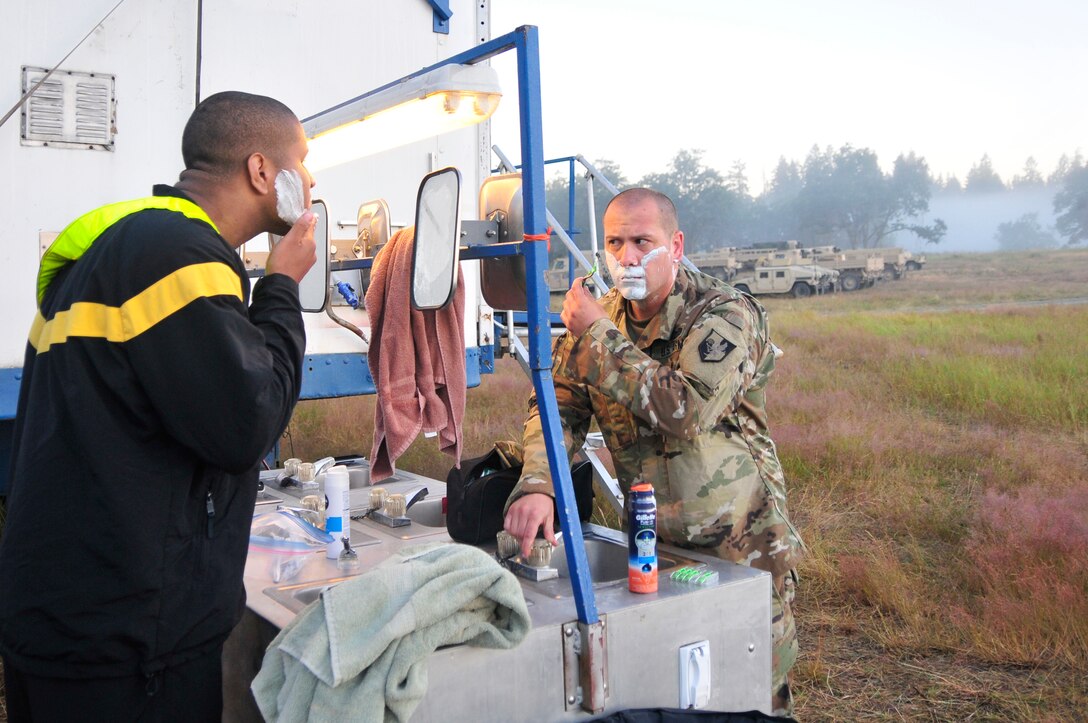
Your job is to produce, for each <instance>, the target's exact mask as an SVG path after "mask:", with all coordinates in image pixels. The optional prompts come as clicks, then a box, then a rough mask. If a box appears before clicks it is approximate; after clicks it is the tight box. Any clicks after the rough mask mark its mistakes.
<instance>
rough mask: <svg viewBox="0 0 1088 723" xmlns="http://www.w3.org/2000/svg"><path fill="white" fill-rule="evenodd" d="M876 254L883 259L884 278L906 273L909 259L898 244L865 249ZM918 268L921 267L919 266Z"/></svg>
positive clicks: (893, 277) (897, 277) (901, 275)
mask: <svg viewBox="0 0 1088 723" xmlns="http://www.w3.org/2000/svg"><path fill="white" fill-rule="evenodd" d="M866 250H867V251H870V252H871V253H874V254H878V255H879V256H880V257H881V258H882V259H883V260H884V278H885V279H887V280H891V279H901V278H903V277H904V276H906V275H907V269H908V268H910V267H909V266H907V261H908V260H909V259H910V256H909V254H908V252H905V251H903V249H901V248H899V247H898V246H888V247H886V248H879V249H866ZM919 268H921V267H920V266H919Z"/></svg>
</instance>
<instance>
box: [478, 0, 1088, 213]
mask: <svg viewBox="0 0 1088 723" xmlns="http://www.w3.org/2000/svg"><path fill="white" fill-rule="evenodd" d="M526 24H531V25H536V26H538V27H539V29H540V45H541V92H542V96H543V110H544V119H543V125H544V152H545V156H546V157H547V158H552V157H559V156H568V155H575V154H579V153H580V154H582V155H584V156H585V157H587V158H589V159H591V160H597V159H608V160H611V161H613V162H615V163H617V164H618V165H619V166H620V168H621V169H622V170H623V171H624V173H625V174H626V175H627V176H628V178H629V179H630V180H631V181H634V180H637V179H638V178H639V177H640V176H642V175H644V174H647V173H655V172H663V171H667V170H668V164H669V161H670V160H671V159H672V158H673V157H674V156H675V154H676V153H677V151H679V150H682V149H698V150H702V151H703V152H704V155H703V161H704V163H706V164H707V165H709V166H711V167H714V168H716V169H718V170H719V171H721V172H722V173H723V174H724V173H728V172H729V170H730V169H731V168H732V166H733V164H734V163H735V162H736V161H740V162H742V163H744V164H745V168H746V170H747V174H748V178H749V184H750V188H751V190H752V192H753V193H759V192H760V191H761V190H762V189H763V185H764V183H765V182H766V181H769V180H770V178H771V176H772V175H773V172H774V168H775V166H776V165H777V163H778V159H779V158H780V157H782V156H785V157H786V158H787V159H790V160H797V161H803V160H804V157H805V156H806V155H807V154H808V152H809V150H810V149H811V148H812V147H813V145H817V146H819V147H820V148H825V147H827V146H832V147H834V148H839V147H841V146H843V145H845V144H850V145H852V146H854V147H859V148H870V149H872V150H873V151H875V152H876V153H877V155H878V157H879V159H880V162H881V164H882V165H883V166H884V167H885V168H886V169H888V170H890V168H891V165H892V163H893V162H894V161H895V158H896V156H898V155H899V154H900V153H908V152H911V151H913V152H915V153H917V154H918V155H921V156H923V157H924V158H925V159H926V161H927V162H928V163H929V167H930V170H931V172H932V173H933V174H934V175H935V176H936V175H945V176H947V175H955V176H957V177H958V178H959V180H960V181H961V182H962V181H964V180H965V178H966V176H967V173H968V171H969V170H970V169H971V167H972V166H973V165H974V164H976V163H978V161H979V159H981V158H982V156H983V154H988V155H989V156H990V159H991V161H992V163H993V166H994V168H995V170H996V171H997V172H998V173H999V174H1000V175H1001V177H1002V179H1004V180H1005V181H1006V182H1008V181H1009V180H1011V179H1012V177H1013V176H1014V175H1016V174H1018V173H1021V172H1022V170H1023V167H1024V162H1025V160H1026V159H1027V158H1028V156H1032V157H1034V158H1035V160H1036V161H1037V162H1038V164H1039V167H1040V170H1041V171H1042V173H1043V175H1044V176H1046V175H1047V174H1049V173H1050V172H1051V171H1053V169H1054V167H1055V165H1056V164H1057V162H1058V159H1059V157H1060V156H1061V155H1062V154H1063V153H1067V154H1070V155H1072V154H1073V153H1075V152H1076V151H1077V150H1078V149H1079V150H1081V151H1082V152H1084V153H1086V154H1088V93H1085V92H1084V89H1083V84H1084V74H1085V71H1086V70H1088V35H1086V34H1085V29H1086V28H1088V1H1086V0H1023V1H1021V2H1010V1H1009V0H991V1H990V2H986V3H977V2H966V1H963V0H941V1H937V0H911V1H907V0H901V1H900V2H892V1H891V0H823V1H815V0H808V1H805V0H670V1H667V2H666V1H664V0H658V1H653V0H493V2H492V9H491V31H492V37H496V36H499V35H501V34H503V33H506V32H509V31H510V30H513V29H514V28H515V27H517V26H519V25H526ZM493 65H494V66H495V68H496V69H497V70H498V71H499V74H500V78H501V80H502V84H503V87H504V88H510V89H512V90H513V89H515V88H516V86H517V83H516V73H515V67H514V63H513V55H512V54H504V56H499V57H498V58H496V59H495V60H494V61H493ZM504 103H505V108H500V110H499V112H498V113H496V115H495V116H494V117H493V119H492V140H493V142H494V143H496V144H498V145H499V146H500V147H501V148H502V149H503V150H504V151H506V152H507V154H508V155H510V156H512V157H514V158H517V156H518V155H519V151H518V136H517V108H516V98H515V96H514V95H513V93H511V95H510V96H509V97H508V98H506V99H505V100H504Z"/></svg>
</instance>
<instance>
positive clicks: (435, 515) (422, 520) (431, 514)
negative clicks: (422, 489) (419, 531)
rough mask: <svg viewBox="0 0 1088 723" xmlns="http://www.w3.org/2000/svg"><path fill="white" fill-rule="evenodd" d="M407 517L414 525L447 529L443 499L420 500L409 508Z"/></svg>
mask: <svg viewBox="0 0 1088 723" xmlns="http://www.w3.org/2000/svg"><path fill="white" fill-rule="evenodd" d="M405 516H406V517H407V518H408V519H410V520H411V521H412V524H413V525H423V526H425V527H441V528H443V529H445V527H446V513H445V512H443V511H442V498H441V497H434V498H431V499H429V500H420V501H419V502H416V503H415V504H414V505H412V506H411V507H409V508H408V511H407V512H406V513H405Z"/></svg>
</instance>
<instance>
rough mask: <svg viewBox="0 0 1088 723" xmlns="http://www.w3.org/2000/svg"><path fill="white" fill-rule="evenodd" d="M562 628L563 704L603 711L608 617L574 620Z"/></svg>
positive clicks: (606, 679)
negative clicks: (606, 623) (587, 620)
mask: <svg viewBox="0 0 1088 723" xmlns="http://www.w3.org/2000/svg"><path fill="white" fill-rule="evenodd" d="M562 631H563V705H564V706H565V708H564V709H565V710H573V709H576V708H579V707H580V708H582V709H583V710H586V711H589V712H590V713H600V712H601V711H603V710H604V708H605V701H606V700H607V699H608V644H607V638H606V636H605V619H604V617H602V618H601V619H600V620H598V621H597V622H595V623H591V624H588V625H587V624H586V623H583V622H577V621H576V622H571V623H567V624H566V625H563V626H562Z"/></svg>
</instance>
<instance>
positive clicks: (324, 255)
mask: <svg viewBox="0 0 1088 723" xmlns="http://www.w3.org/2000/svg"><path fill="white" fill-rule="evenodd" d="M310 210H311V211H313V212H314V213H316V214H317V225H316V226H314V244H315V245H316V246H317V248H316V249H315V253H316V254H317V261H315V262H314V265H313V266H311V267H310V270H309V271H307V272H306V275H305V276H303V277H302V283H300V284H299V285H298V298H299V299H300V300H301V301H302V310H303V311H324V310H325V303H326V302H327V301H328V299H329V210H328V208H327V207H326V206H325V202H324V201H314V202H313V203H312V204H311V205H310Z"/></svg>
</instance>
